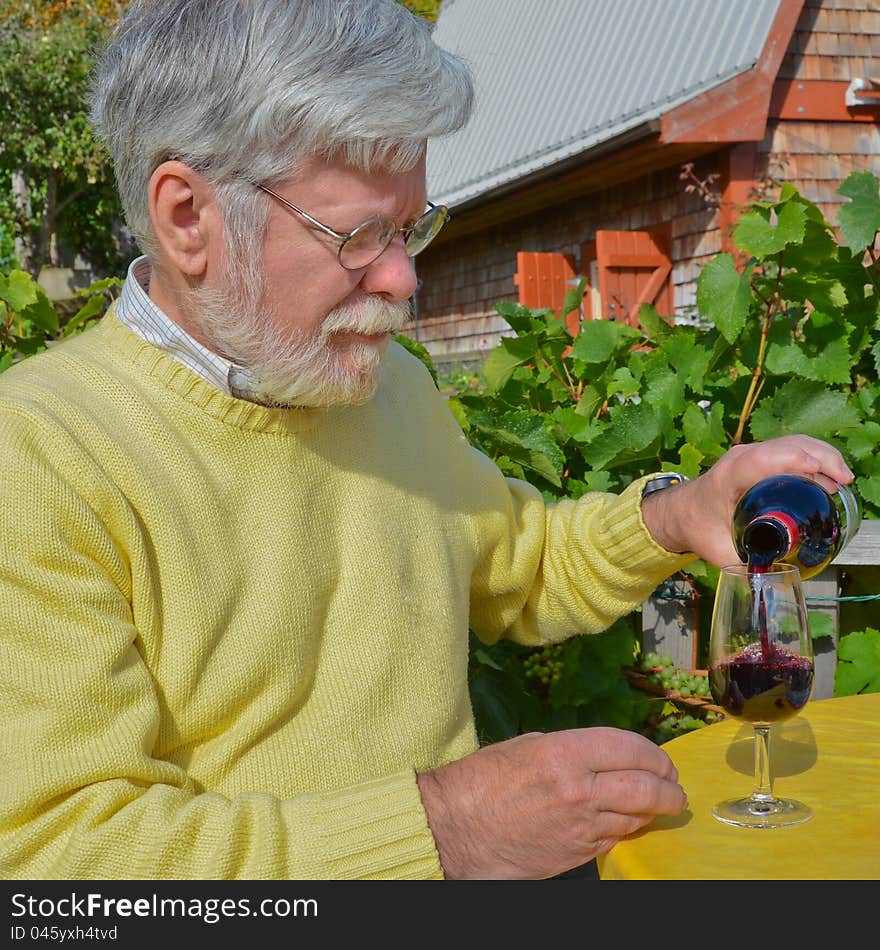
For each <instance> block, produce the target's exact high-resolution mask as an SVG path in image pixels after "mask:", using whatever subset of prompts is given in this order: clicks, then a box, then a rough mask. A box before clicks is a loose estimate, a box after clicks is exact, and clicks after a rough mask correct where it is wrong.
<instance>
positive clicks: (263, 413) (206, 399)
mask: <svg viewBox="0 0 880 950" xmlns="http://www.w3.org/2000/svg"><path fill="white" fill-rule="evenodd" d="M90 332H94V333H97V334H99V335H101V336H103V337H104V338H105V339H106V341H107V344H108V345H109V346H110V347H111V349H112V350H115V351H116V352H118V353H120V354H121V355H122V356H123V358H125V359H127V360H128V361H130V364H131V365H132V366H134V367H137V368H138V369H140V370H142V371H143V372H144V373H145V374H146V375H147V376H149V377H150V379H151V380H153V381H154V382H155V383H156V384H157V385H159V386H161V387H163V388H164V389H167V390H169V391H171V392H173V393H175V394H176V395H177V396H179V397H180V398H182V399H184V400H185V401H186V402H187V403H189V404H190V405H192V406H194V407H195V408H197V409H199V410H200V411H202V412H204V413H205V414H206V415H209V416H211V417H213V418H215V419H217V420H218V421H219V422H222V423H223V424H224V425H229V426H233V427H235V428H240V429H250V430H253V431H255V432H267V433H272V432H274V433H283V432H299V431H304V430H307V429H311V428H313V427H314V426H316V425H318V423H320V422H321V421H323V420H326V419H327V417H328V415H329V414H331V413H334V412H339V411H344V408H343V409H341V410H340V409H338V408H303V409H297V408H294V409H289V408H281V407H270V406H261V405H259V404H258V403H253V402H248V401H247V400H245V399H238V398H236V397H235V396H230V395H228V394H227V393H224V392H222V391H221V390H219V389H217V387H216V386H214V385H212V384H211V383H209V382H208V381H207V380H205V379H202V378H201V377H200V376H199V375H198V374H197V373H195V372H193V371H192V370H191V369H190V368H189V367H188V366H186V365H184V364H183V363H181V362H180V360H177V359H175V358H174V357H173V356H172V355H171V354H169V353H165V352H164V351H162V350H160V349H159V348H158V347H155V346H153V345H152V344H151V343H148V342H147V341H146V340H144V339H142V338H141V337H139V336H138V335H137V334H136V333H135V332H134V331H133V330H131V329H130V328H129V327H127V326H125V324H123V323H122V322H121V321H120V320H119V318H118V317H117V316H116V314H115V312H114V310H113V309H112V308H111V309H110V310H108V312H107V313H106V314H105V315H104V317H103V318H102V319H101V321H100V322H99V324H98V325H97V326H96V327H94V328H93V330H92V331H90Z"/></svg>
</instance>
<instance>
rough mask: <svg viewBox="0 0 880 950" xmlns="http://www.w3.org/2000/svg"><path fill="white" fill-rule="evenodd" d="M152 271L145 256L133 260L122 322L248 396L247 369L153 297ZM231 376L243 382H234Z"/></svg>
mask: <svg viewBox="0 0 880 950" xmlns="http://www.w3.org/2000/svg"><path fill="white" fill-rule="evenodd" d="M151 273H152V268H151V267H150V262H149V260H147V258H146V257H138V258H136V259H135V260H134V261H132V262H131V264H130V266H129V268H128V274H127V276H126V280H125V283H124V284H123V287H122V293H121V294H120V297H119V303H118V304H117V307H116V315H117V316H118V317H119V320H120V322H122V323H124V324H125V325H126V326H127V327H128V328H129V329H130V330H133V331H134V332H135V333H137V334H138V336H140V337H142V338H143V339H144V340H146V341H147V343H150V344H152V345H153V346H155V347H158V348H159V349H160V350H164V351H165V352H166V353H168V354H170V355H171V356H173V357H174V358H175V359H177V360H180V362H181V363H183V364H184V365H185V366H188V367H189V368H190V369H191V370H192V371H193V372H194V373H197V374H198V375H199V376H201V377H202V379H205V380H207V381H208V382H209V383H211V384H212V385H214V386H216V387H217V388H218V389H219V390H221V391H222V392H224V393H226V394H227V395H229V396H236V397H237V398H239V399H248V398H249V397H248V394H247V391H246V388H245V380H244V379H243V378H242V377H243V376H245V375H246V372H245V371H244V370H243V369H242V368H241V367H240V366H237V365H236V364H234V363H232V362H231V361H230V360H227V359H225V358H224V357H222V356H220V355H218V354H217V353H214V352H212V351H211V350H209V349H208V348H207V347H205V346H202V344H201V343H199V341H198V340H196V339H195V338H194V337H192V336H190V335H189V333H187V332H186V330H184V329H183V327H181V326H178V324H176V323H175V322H174V321H173V320H172V319H171V317H169V316H168V314H166V313H165V311H164V310H161V309H160V308H159V307H157V306H156V304H155V303H154V302H153V301H152V300H151V299H150V296H149V289H150V275H151ZM230 380H233V381H235V383H240V384H241V385H235V386H233V384H232V382H231V381H230Z"/></svg>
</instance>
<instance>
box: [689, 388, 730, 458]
mask: <svg viewBox="0 0 880 950" xmlns="http://www.w3.org/2000/svg"><path fill="white" fill-rule="evenodd" d="M723 417H724V410H723V409H722V407H721V404H720V403H717V402H716V403H713V404H712V405H711V406H710V407H709V410H708V412H707V411H706V410H704V409H701V408H700V406H697V405H695V404H694V403H691V404H690V405H689V406H688V407H687V408H686V409H685V411H684V416H683V418H682V430H683V432H684V437H685V439H686V441H687V443H688V444H689V445H692V446H694V447H695V448H696V449H698V450H699V451H700V453H701V454H702V455H703V456H704V457H706V458H709V459H711V460H712V461H714V460H715V459H718V458H720V457H721V456H722V455H723V454H724V452H725V451H726V449H727V437H726V435H725V434H724V422H723ZM685 474H690V473H689V472H688V473H685Z"/></svg>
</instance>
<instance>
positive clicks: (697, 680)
mask: <svg viewBox="0 0 880 950" xmlns="http://www.w3.org/2000/svg"><path fill="white" fill-rule="evenodd" d="M638 667H639V669H640V670H641V672H643V673H647V675H648V682H649V683H650V684H651V685H652V686H656V687H658V688H659V689H662V690H666V691H667V692H673V693H678V695H679V696H697V697H700V698H701V699H705V698H709V697H711V695H712V693H711V690H710V689H709V680H708V677H706V676H705V675H703V674H702V673H689V672H688V671H687V670H682V669H679V668H678V667H676V666H675V664H674V663H673V662H672V658H671V657H668V656H663V655H661V654H659V653H654V652H653V651H648V652H647V653H643V654H642V655H641V657H640V658H639V663H638Z"/></svg>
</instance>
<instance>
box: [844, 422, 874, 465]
mask: <svg viewBox="0 0 880 950" xmlns="http://www.w3.org/2000/svg"><path fill="white" fill-rule="evenodd" d="M878 447H880V423H878V422H874V421H873V420H872V419H867V420H865V421H864V422H863V423H862V424H861V425H860V426H856V428H854V429H848V430H847V432H846V454H847V457H848V458H851V459H853V460H855V461H858V460H859V459H863V458H864V457H865V456H867V455H874V454H875V453H876V452H877V451H878Z"/></svg>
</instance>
